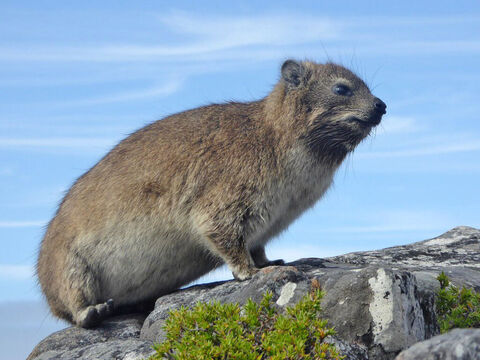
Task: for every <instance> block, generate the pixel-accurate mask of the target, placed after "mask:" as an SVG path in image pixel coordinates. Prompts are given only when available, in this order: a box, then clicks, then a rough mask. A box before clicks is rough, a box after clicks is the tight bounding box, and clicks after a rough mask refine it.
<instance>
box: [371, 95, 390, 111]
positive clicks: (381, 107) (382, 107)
mask: <svg viewBox="0 0 480 360" xmlns="http://www.w3.org/2000/svg"><path fill="white" fill-rule="evenodd" d="M373 106H374V107H375V111H377V112H379V113H381V114H386V113H387V105H386V104H385V103H384V102H383V101H382V100H380V99H379V98H375V99H374V100H373Z"/></svg>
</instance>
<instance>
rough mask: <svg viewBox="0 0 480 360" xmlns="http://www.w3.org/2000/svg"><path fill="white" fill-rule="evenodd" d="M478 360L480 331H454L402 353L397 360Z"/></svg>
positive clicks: (479, 357) (418, 344) (420, 343)
mask: <svg viewBox="0 0 480 360" xmlns="http://www.w3.org/2000/svg"><path fill="white" fill-rule="evenodd" d="M418 359H422V360H478V359H480V329H453V330H451V331H449V332H448V333H446V334H443V335H438V336H434V337H433V338H431V339H429V340H425V341H421V342H419V343H417V344H415V345H413V346H412V347H410V348H408V349H407V350H404V351H402V352H401V353H400V354H399V355H398V356H397V357H396V358H395V360H418Z"/></svg>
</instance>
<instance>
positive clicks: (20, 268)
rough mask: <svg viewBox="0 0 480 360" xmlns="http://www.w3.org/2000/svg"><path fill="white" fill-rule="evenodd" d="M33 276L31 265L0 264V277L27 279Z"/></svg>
mask: <svg viewBox="0 0 480 360" xmlns="http://www.w3.org/2000/svg"><path fill="white" fill-rule="evenodd" d="M33 276H34V270H33V266H31V265H5V264H0V279H5V280H27V279H31V278H33Z"/></svg>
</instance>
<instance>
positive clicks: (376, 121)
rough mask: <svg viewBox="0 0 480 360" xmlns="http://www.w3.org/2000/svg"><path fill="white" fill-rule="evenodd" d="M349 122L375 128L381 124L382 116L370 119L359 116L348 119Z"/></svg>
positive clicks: (374, 116)
mask: <svg viewBox="0 0 480 360" xmlns="http://www.w3.org/2000/svg"><path fill="white" fill-rule="evenodd" d="M346 120H347V121H348V122H354V123H358V124H360V125H361V126H362V127H373V126H377V125H378V124H380V121H381V120H382V115H373V116H371V117H368V118H359V117H357V116H349V117H347V119H346Z"/></svg>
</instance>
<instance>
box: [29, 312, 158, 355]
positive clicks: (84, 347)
mask: <svg viewBox="0 0 480 360" xmlns="http://www.w3.org/2000/svg"><path fill="white" fill-rule="evenodd" d="M144 319H145V315H138V314H132V315H123V316H116V317H113V318H111V319H109V320H107V321H105V322H104V323H103V324H102V326H100V327H98V328H96V329H89V330H87V329H82V328H78V327H73V326H72V327H69V328H67V329H64V330H61V331H57V332H56V333H53V334H52V335H50V336H48V337H47V338H45V339H44V340H42V341H41V342H40V343H39V344H38V345H37V346H36V347H35V349H33V351H32V353H31V354H30V355H29V357H28V358H27V360H40V359H42V360H46V359H65V360H66V359H105V360H107V359H125V360H127V359H128V360H133V359H143V358H146V357H148V356H150V355H152V354H153V353H154V351H153V349H152V343H151V342H149V341H144V340H139V339H138V337H139V335H140V329H141V326H142V324H143V321H144Z"/></svg>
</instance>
